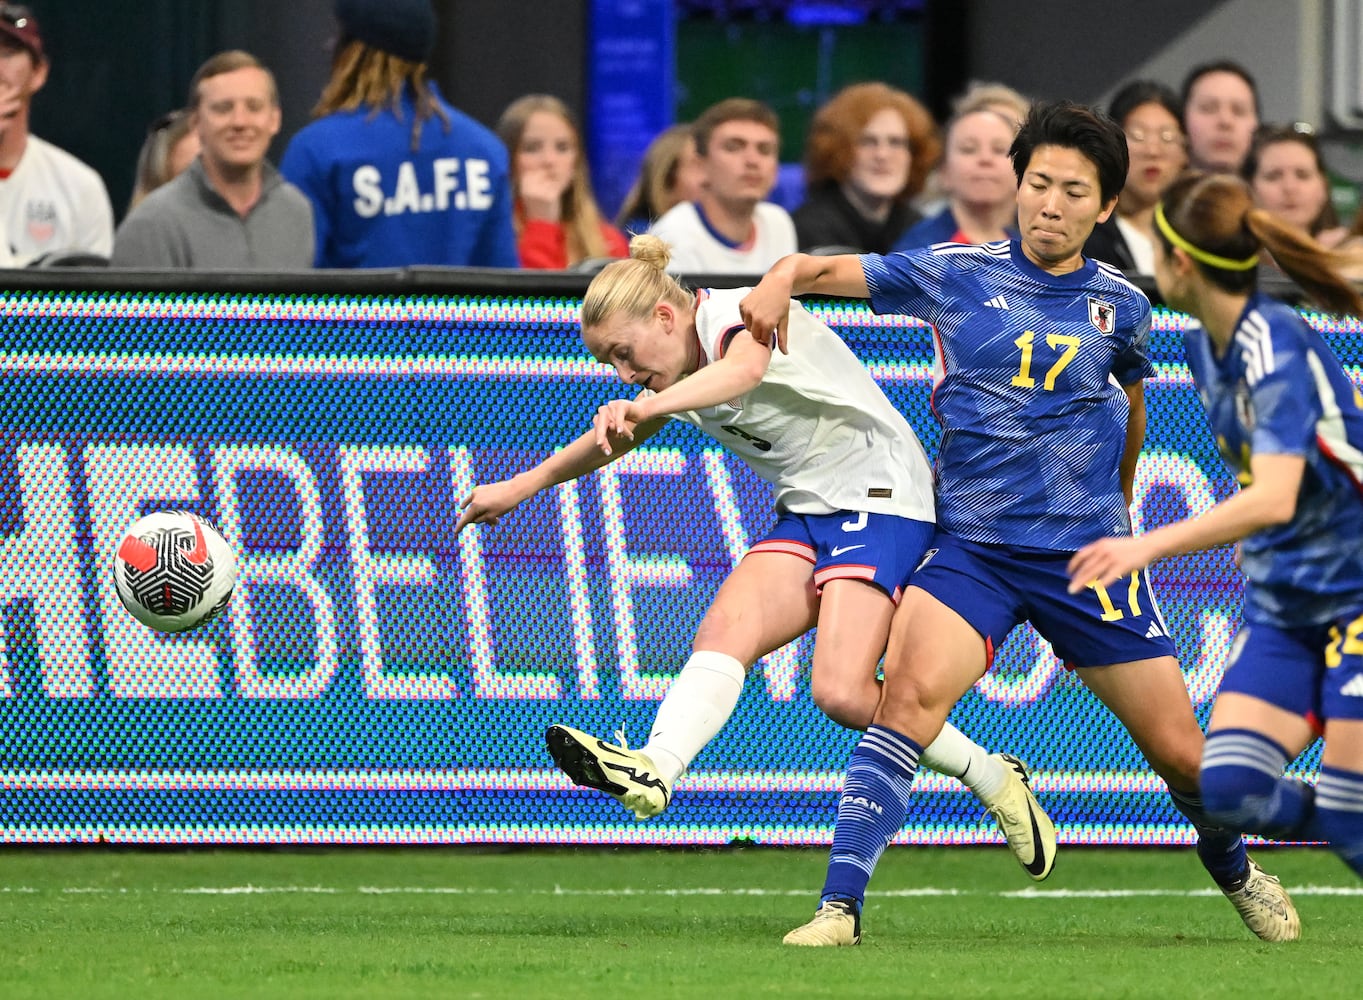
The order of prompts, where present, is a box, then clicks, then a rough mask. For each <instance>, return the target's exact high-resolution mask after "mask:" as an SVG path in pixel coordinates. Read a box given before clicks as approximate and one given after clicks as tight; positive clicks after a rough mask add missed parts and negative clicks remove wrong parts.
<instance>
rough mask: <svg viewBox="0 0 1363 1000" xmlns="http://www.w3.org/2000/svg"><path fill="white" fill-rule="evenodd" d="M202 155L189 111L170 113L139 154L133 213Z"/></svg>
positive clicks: (130, 206) (154, 127)
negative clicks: (146, 198)
mask: <svg viewBox="0 0 1363 1000" xmlns="http://www.w3.org/2000/svg"><path fill="white" fill-rule="evenodd" d="M198 155H199V133H197V132H195V131H194V119H193V116H192V115H190V113H189V112H188V111H186V110H185V109H183V108H177V109H175V110H174V111H167V112H166V113H165V114H164V115H162V116H161V117H160V118H158V119H156V121H154V122H152V123H151V127H150V128H149V129H147V138H146V139H145V140H143V142H142V150H141V152H139V153H138V154H137V174H136V177H135V179H134V181H133V194H132V200H131V201H129V202H128V211H129V212H131V211H132V210H133V209H134V208H136V207H137V206H138V205H139V204H141V202H142V199H143V198H145V197H146V196H147V195H149V194H151V193H152V192H153V191H155V190H156V189H157V188H159V187H160V186H161V185H162V184H164V183H166V182H167V181H169V180H172V179H173V178H175V177H178V176H179V175H180V173H181V172H182V171H183V170H184V169H185V168H186V167H188V166H189V165H190V164H191V163H192V162H194V158H195V157H196V156H198Z"/></svg>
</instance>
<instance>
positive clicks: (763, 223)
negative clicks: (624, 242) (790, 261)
mask: <svg viewBox="0 0 1363 1000" xmlns="http://www.w3.org/2000/svg"><path fill="white" fill-rule="evenodd" d="M649 233H650V234H652V235H654V236H656V237H658V238H659V239H660V240H662V241H663V242H664V243H666V244H668V245H669V246H670V247H671V248H672V261H671V263H669V264H668V265H667V269H668V270H669V271H671V272H672V273H674V274H705V273H710V274H765V273H766V272H767V269H768V268H769V267H771V266H772V265H773V264H775V263H776V262H777V261H778V260H780V259H781V258H782V257H785V256H786V255H788V254H792V253H794V252H795V251H796V250H798V249H799V246H798V241H797V240H796V237H795V223H794V222H792V221H791V218H790V213H789V212H787V211H786V210H785V209H784V208H782V207H781V206H780V205H775V204H772V203H771V202H769V201H763V202H759V203H758V205H757V208H756V209H755V210H754V212H753V238H752V241H751V242H750V243H749V244H747V245H745V246H740V247H736V246H732V245H731V244H729V243H727V242H725V240H724V237H722V236H720V235H719V234H718V233H716V232H715V231H714V230H713V229H711V228H710V226H709V225H708V224H707V223H706V221H705V217H704V216H703V215H701V213H700V211H699V210H698V209H697V207H696V205H695V204H694V203H693V202H689V201H684V202H682V203H681V204H680V205H673V206H672V207H671V208H670V209H668V210H667V212H666V213H665V214H664V215H663V217H662V218H660V219H659V220H658V221H657V222H655V223H653V225H652V227H651V228H650V229H649Z"/></svg>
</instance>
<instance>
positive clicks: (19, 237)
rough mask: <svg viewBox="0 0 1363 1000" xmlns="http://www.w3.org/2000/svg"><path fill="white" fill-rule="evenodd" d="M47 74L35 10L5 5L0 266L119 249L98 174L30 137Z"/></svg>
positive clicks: (1, 13) (0, 45)
mask: <svg viewBox="0 0 1363 1000" xmlns="http://www.w3.org/2000/svg"><path fill="white" fill-rule="evenodd" d="M48 69H49V64H48V61H47V55H46V53H45V51H44V49H43V36H42V33H41V32H40V31H39V30H38V22H37V20H36V19H35V18H34V16H33V13H32V11H30V10H29V9H28V8H27V7H21V6H19V5H17V4H8V3H7V4H4V5H3V6H0V225H3V226H4V239H3V240H0V267H23V266H25V265H27V264H31V263H34V262H37V261H38V260H39V259H40V258H43V257H53V256H56V255H59V254H62V253H84V254H96V255H98V256H101V257H107V256H109V251H110V250H111V249H112V248H113V238H114V211H113V207H112V206H111V205H110V204H109V192H108V191H107V190H105V187H104V181H103V180H101V179H100V176H99V174H97V173H96V172H95V171H94V170H92V169H91V168H90V167H88V166H86V165H85V164H84V163H82V162H81V161H80V160H78V159H76V158H75V157H74V156H72V155H71V154H70V153H68V152H66V151H65V150H62V149H58V148H57V147H56V146H54V145H52V144H51V143H50V142H46V141H44V140H42V139H39V138H38V137H37V136H36V135H33V134H32V133H31V132H29V113H30V110H31V105H32V102H33V95H34V94H36V93H37V92H38V91H39V90H41V89H42V87H43V84H44V83H46V82H47V73H48Z"/></svg>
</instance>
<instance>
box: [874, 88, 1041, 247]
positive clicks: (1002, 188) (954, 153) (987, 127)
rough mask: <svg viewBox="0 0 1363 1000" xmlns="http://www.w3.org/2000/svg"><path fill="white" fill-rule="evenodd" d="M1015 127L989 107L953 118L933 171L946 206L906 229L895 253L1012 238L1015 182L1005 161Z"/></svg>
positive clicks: (1015, 131)
mask: <svg viewBox="0 0 1363 1000" xmlns="http://www.w3.org/2000/svg"><path fill="white" fill-rule="evenodd" d="M1016 133H1017V125H1016V123H1015V121H1014V119H1012V118H1011V117H1009V116H1008V115H1007V114H1004V113H1002V112H1000V111H998V110H996V109H995V108H993V107H981V108H976V109H974V110H968V111H966V112H964V113H963V114H960V115H957V116H956V117H954V118H952V120H951V121H950V122H949V123H948V124H947V128H946V152H945V154H944V155H943V157H942V165H941V168H940V169H939V171H938V176H939V182H940V184H941V186H942V189H943V190H944V191H945V192H946V196H947V206H946V208H944V209H942V210H941V211H940V212H938V213H937V214H936V215H932V216H929V217H928V218H926V219H924V220H923V221H921V222H919V223H918V224H917V225H915V226H913V227H911V228H910V229H909V230H908V232H906V233H905V234H904V235H903V236H902V237H900V239H899V241H898V242H897V243H896V244H895V246H894V249H895V250H913V249H915V248H917V247H925V246H931V245H932V244H934V243H990V242H993V241H995V240H1006V239H1010V238H1012V237H1014V236H1016V235H1017V179H1016V178H1015V177H1014V176H1013V163H1012V161H1011V160H1010V159H1009V158H1008V150H1009V147H1011V146H1012V144H1013V136H1014V135H1015V134H1016Z"/></svg>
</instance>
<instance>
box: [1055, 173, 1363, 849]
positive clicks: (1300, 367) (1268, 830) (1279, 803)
mask: <svg viewBox="0 0 1363 1000" xmlns="http://www.w3.org/2000/svg"><path fill="white" fill-rule="evenodd" d="M1155 222H1156V228H1157V231H1158V234H1159V236H1160V241H1159V242H1160V246H1159V247H1158V248H1157V250H1156V256H1155V280H1156V281H1157V282H1158V284H1159V290H1160V294H1161V295H1162V296H1163V297H1164V300H1165V301H1166V302H1168V303H1169V305H1170V306H1172V307H1173V308H1175V309H1181V310H1183V311H1184V312H1187V313H1190V314H1191V315H1192V316H1194V317H1195V318H1196V319H1197V320H1198V323H1196V324H1193V325H1191V326H1190V327H1189V328H1188V331H1187V333H1186V334H1185V335H1184V351H1185V353H1186V354H1187V357H1188V367H1189V368H1190V369H1191V370H1192V373H1193V379H1194V381H1195V382H1196V383H1197V388H1198V391H1199V394H1200V396H1201V398H1202V402H1203V405H1204V406H1206V408H1207V419H1208V421H1209V422H1210V424H1211V429H1212V433H1213V434H1215V435H1216V440H1217V444H1218V445H1219V446H1220V448H1221V452H1222V454H1223V455H1224V456H1225V461H1226V465H1227V466H1228V467H1229V469H1230V471H1231V472H1232V473H1234V474H1235V475H1236V477H1237V478H1238V479H1239V480H1240V484H1241V488H1240V490H1239V491H1238V492H1237V493H1235V494H1233V495H1232V496H1230V497H1227V498H1226V499H1225V500H1223V501H1221V503H1219V504H1217V505H1216V506H1215V507H1213V508H1212V509H1211V510H1209V511H1207V512H1206V513H1204V514H1202V515H1201V516H1199V517H1195V518H1192V519H1190V520H1187V521H1180V522H1177V523H1175V524H1170V525H1166V526H1164V527H1162V528H1159V529H1157V530H1155V531H1151V532H1147V533H1146V534H1143V535H1138V536H1135V537H1126V538H1105V539H1102V540H1100V541H1096V542H1094V543H1092V544H1091V545H1088V546H1085V547H1084V548H1082V549H1080V550H1079V552H1078V553H1076V554H1075V556H1074V558H1073V559H1072V560H1071V561H1070V566H1069V569H1070V574H1071V576H1072V581H1073V582H1072V583H1071V585H1070V589H1071V590H1078V589H1083V588H1084V587H1085V586H1087V585H1089V584H1090V582H1091V581H1094V580H1097V581H1099V582H1100V583H1103V584H1106V583H1111V582H1112V581H1113V580H1115V579H1117V578H1118V577H1120V576H1122V575H1123V574H1126V573H1130V572H1132V571H1134V570H1136V569H1139V568H1141V567H1144V566H1146V565H1148V564H1149V563H1152V562H1154V561H1156V560H1158V559H1163V558H1164V557H1166V556H1171V555H1177V554H1178V553H1181V552H1194V551H1197V550H1199V549H1206V548H1211V547H1212V546H1216V545H1224V544H1226V543H1227V542H1240V543H1241V556H1240V568H1241V570H1242V571H1243V572H1244V574H1245V599H1244V623H1243V624H1242V625H1241V628H1240V633H1239V635H1238V636H1236V639H1235V645H1234V647H1233V649H1232V652H1231V658H1230V662H1229V663H1228V664H1227V665H1226V673H1225V677H1224V678H1223V679H1222V682H1221V689H1220V692H1219V693H1218V694H1217V698H1216V705H1215V707H1214V708H1213V711H1212V717H1211V723H1210V725H1209V726H1208V731H1207V743H1206V746H1205V748H1204V749H1203V752H1202V781H1201V785H1202V798H1203V802H1204V803H1205V805H1206V808H1207V810H1208V811H1209V812H1210V813H1212V815H1213V816H1216V817H1218V818H1219V819H1220V820H1221V821H1222V822H1224V823H1228V824H1230V825H1231V826H1234V827H1235V828H1237V829H1243V830H1247V831H1250V832H1253V833H1260V834H1263V835H1265V836H1267V837H1272V838H1274V839H1278V840H1324V841H1328V842H1329V843H1330V846H1331V847H1332V848H1333V849H1334V851H1335V853H1337V854H1338V855H1339V856H1340V857H1341V858H1343V859H1344V863H1345V864H1347V865H1348V866H1349V867H1350V868H1352V869H1353V870H1354V871H1355V872H1357V873H1358V874H1360V875H1363V544H1361V543H1360V539H1361V538H1363V397H1360V395H1359V392H1358V390H1357V389H1355V388H1354V385H1353V383H1352V382H1351V381H1350V380H1349V377H1348V375H1346V374H1345V372H1344V369H1343V367H1342V366H1341V365H1340V363H1339V360H1338V359H1337V358H1336V357H1335V355H1334V353H1333V352H1332V351H1331V350H1330V348H1329V346H1328V345H1327V344H1326V343H1325V341H1324V340H1323V339H1322V338H1321V336H1320V335H1319V334H1318V333H1316V332H1315V331H1314V330H1313V329H1311V327H1310V326H1308V325H1307V324H1306V321H1305V320H1303V319H1302V317H1301V316H1300V315H1299V314H1298V313H1297V312H1296V310H1294V309H1291V308H1289V307H1288V306H1286V305H1284V304H1282V303H1280V302H1276V301H1274V300H1273V299H1270V298H1268V297H1267V296H1265V295H1263V294H1261V293H1260V292H1259V291H1258V290H1257V288H1256V287H1255V285H1256V279H1257V273H1258V271H1257V265H1258V258H1259V254H1260V252H1261V250H1267V251H1269V252H1270V253H1271V254H1272V255H1273V259H1274V261H1275V262H1277V264H1278V266H1279V267H1281V268H1282V269H1283V270H1284V271H1285V272H1287V274H1288V275H1290V276H1291V277H1292V278H1293V279H1294V280H1295V281H1296V282H1297V283H1298V284H1299V285H1300V286H1301V287H1302V288H1304V289H1306V290H1307V291H1308V292H1309V293H1311V294H1312V296H1313V297H1314V298H1316V299H1317V300H1318V301H1319V302H1320V303H1321V304H1322V305H1324V306H1325V307H1326V308H1327V309H1330V310H1331V311H1334V312H1339V313H1347V314H1349V315H1353V316H1360V317H1363V299H1360V298H1359V295H1358V292H1357V291H1356V290H1355V289H1354V288H1353V286H1352V285H1350V284H1349V282H1348V281H1346V280H1345V279H1344V278H1343V277H1342V276H1341V275H1340V274H1339V273H1338V271H1337V270H1336V266H1338V265H1353V266H1355V267H1357V266H1358V263H1359V257H1358V256H1357V255H1348V256H1346V255H1344V254H1341V253H1331V252H1330V251H1328V250H1326V249H1325V248H1324V247H1322V246H1320V245H1319V244H1317V243H1315V241H1313V240H1312V239H1310V238H1309V237H1308V236H1307V235H1306V234H1305V233H1303V232H1302V231H1300V230H1298V229H1296V228H1295V227H1293V226H1292V225H1291V223H1289V222H1287V221H1286V220H1283V219H1281V218H1278V217H1276V216H1275V215H1274V214H1273V213H1271V212H1269V211H1267V210H1265V209H1261V208H1255V207H1254V200H1253V195H1252V194H1251V192H1250V190H1249V188H1248V187H1247V186H1246V185H1245V184H1244V183H1243V182H1242V181H1240V180H1238V179H1237V178H1234V177H1232V176H1230V175H1227V174H1195V175H1185V176H1184V177H1183V178H1181V179H1179V180H1178V181H1176V182H1175V183H1174V185H1173V186H1172V187H1171V188H1170V189H1169V191H1168V192H1166V193H1165V196H1164V202H1163V204H1162V205H1161V206H1160V208H1159V210H1158V211H1157V212H1156V214H1155ZM1318 730H1323V732H1324V735H1325V753H1324V756H1323V758H1322V766H1321V770H1320V779H1319V781H1318V782H1317V783H1316V786H1315V788H1314V789H1313V788H1312V787H1311V786H1309V785H1306V784H1304V783H1302V782H1300V781H1296V780H1294V779H1291V778H1286V777H1284V776H1283V773H1282V772H1283V768H1284V767H1286V766H1287V763H1288V761H1290V760H1292V758H1294V757H1296V756H1297V754H1299V753H1301V751H1302V750H1303V749H1304V748H1305V747H1306V746H1307V745H1308V744H1309V743H1310V742H1311V741H1312V740H1313V739H1315V735H1316V732H1317V731H1318Z"/></svg>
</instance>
